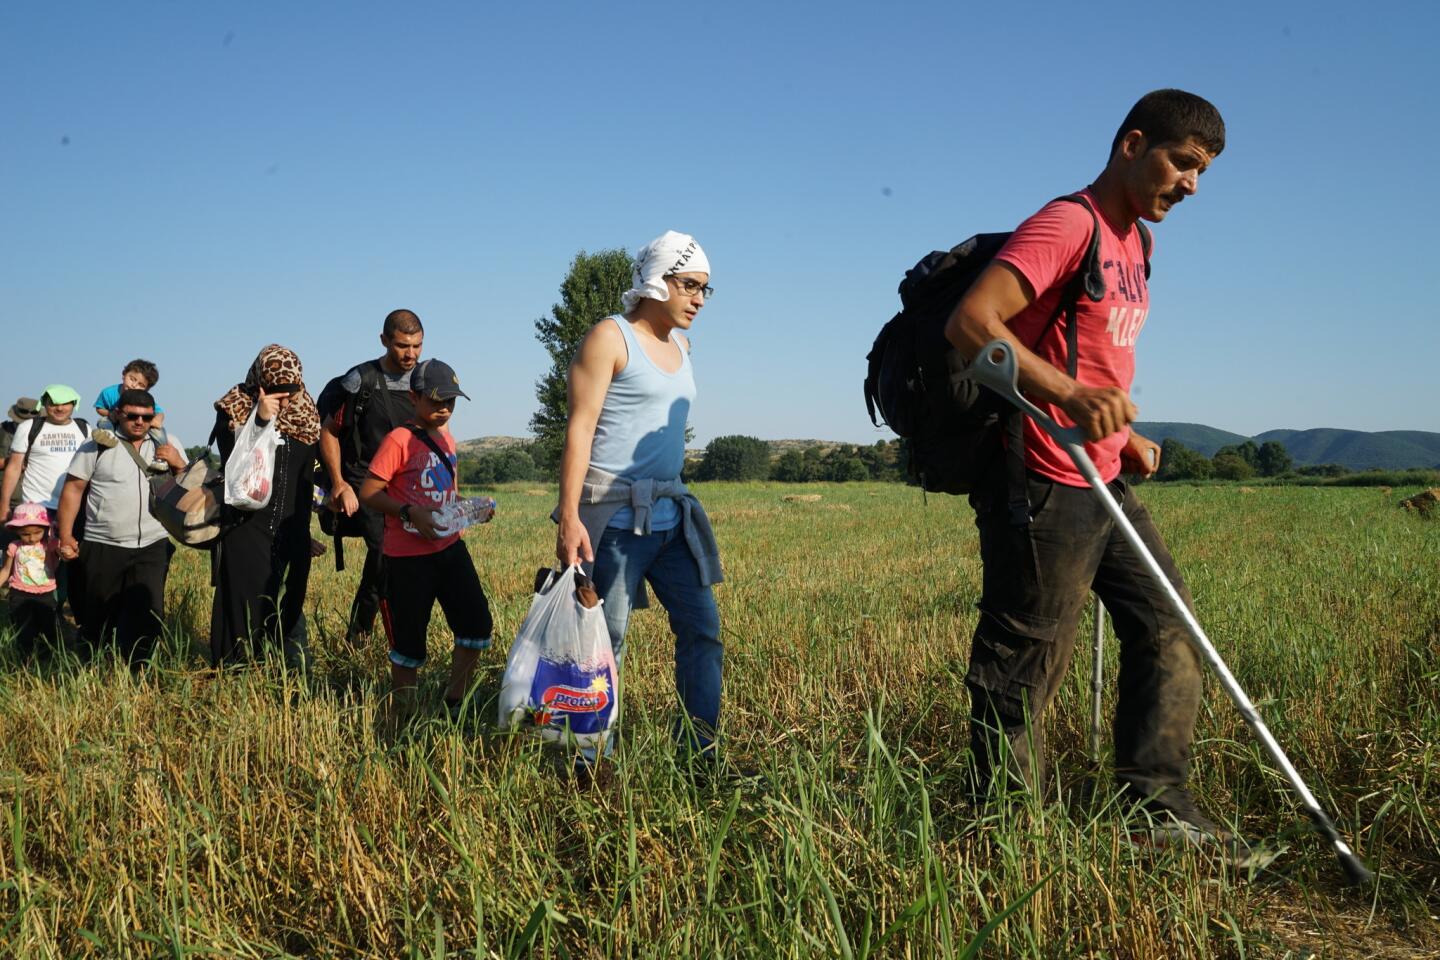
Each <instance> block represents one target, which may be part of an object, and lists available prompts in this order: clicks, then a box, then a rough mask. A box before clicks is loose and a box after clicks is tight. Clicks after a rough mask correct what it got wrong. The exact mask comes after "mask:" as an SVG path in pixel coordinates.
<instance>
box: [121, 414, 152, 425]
mask: <svg viewBox="0 0 1440 960" xmlns="http://www.w3.org/2000/svg"><path fill="white" fill-rule="evenodd" d="M120 416H122V417H124V418H125V419H126V420H129V421H130V422H132V423H133V422H135V421H136V420H143V421H144V422H145V423H149V422H150V421H151V420H154V419H155V414H153V413H122V414H120Z"/></svg>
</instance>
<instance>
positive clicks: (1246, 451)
mask: <svg viewBox="0 0 1440 960" xmlns="http://www.w3.org/2000/svg"><path fill="white" fill-rule="evenodd" d="M1215 456H1216V457H1217V458H1218V457H1222V456H1234V457H1239V458H1240V459H1241V460H1244V461H1245V462H1246V463H1247V464H1249V466H1250V468H1251V469H1252V470H1259V469H1260V448H1259V447H1257V446H1255V441H1254V440H1246V441H1245V442H1244V443H1232V444H1231V445H1230V446H1228V447H1221V448H1220V449H1219V450H1216V451H1215Z"/></svg>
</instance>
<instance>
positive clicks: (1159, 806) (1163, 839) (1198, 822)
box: [1129, 788, 1280, 870]
mask: <svg viewBox="0 0 1440 960" xmlns="http://www.w3.org/2000/svg"><path fill="white" fill-rule="evenodd" d="M1136 811H1137V813H1138V814H1140V815H1143V818H1144V820H1145V821H1147V822H1146V823H1145V825H1144V826H1142V828H1141V829H1140V830H1138V831H1136V830H1132V831H1131V833H1130V838H1129V839H1130V842H1131V844H1132V845H1135V846H1139V847H1172V846H1179V845H1182V844H1183V845H1189V846H1191V847H1194V848H1196V849H1199V850H1206V851H1211V852H1218V853H1220V854H1221V855H1222V856H1223V857H1224V859H1225V861H1226V862H1227V863H1229V864H1230V865H1231V866H1232V867H1235V868H1236V869H1237V870H1260V869H1262V868H1264V867H1267V866H1269V865H1270V864H1271V863H1273V862H1274V861H1275V859H1276V858H1277V857H1278V856H1280V851H1278V850H1269V849H1266V848H1264V847H1258V846H1252V845H1251V844H1249V843H1247V842H1246V841H1245V840H1243V839H1241V838H1240V837H1237V836H1235V834H1233V833H1231V832H1230V831H1229V830H1227V829H1225V828H1224V827H1222V826H1220V825H1219V824H1217V823H1216V822H1215V821H1214V820H1211V819H1210V818H1209V817H1207V816H1206V815H1205V814H1204V813H1202V812H1200V808H1199V807H1197V806H1195V801H1194V799H1193V798H1191V796H1190V794H1189V792H1188V791H1186V790H1180V789H1176V788H1171V789H1169V790H1167V791H1165V793H1163V794H1161V795H1160V796H1158V797H1152V798H1150V799H1147V800H1144V801H1141V802H1140V803H1139V804H1138V805H1137V808H1136ZM1137 819H1138V818H1137Z"/></svg>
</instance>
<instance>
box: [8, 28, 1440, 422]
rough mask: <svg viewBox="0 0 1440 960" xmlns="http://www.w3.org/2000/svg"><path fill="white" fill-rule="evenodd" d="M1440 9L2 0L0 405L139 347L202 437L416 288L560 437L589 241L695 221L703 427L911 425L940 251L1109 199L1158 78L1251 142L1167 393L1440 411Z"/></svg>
mask: <svg viewBox="0 0 1440 960" xmlns="http://www.w3.org/2000/svg"><path fill="white" fill-rule="evenodd" d="M1437 27H1440V5H1436V4H1433V3H1418V2H1417V3H1408V4H1403V3H1369V4H1363V5H1362V4H1344V5H1340V4H1333V3H1313V2H1309V3H1272V4H1257V3H1247V4H1230V3H1220V4H1209V5H1203V6H1197V5H1193V4H1192V5H1161V4H1125V3H1109V4H1104V5H1090V4H1077V3H1066V4H1044V3H1005V4H985V5H977V4H959V3H956V4H918V3H914V4H911V3H892V4H884V5H882V4H847V3H844V2H834V3H826V4H785V5H778V4H750V3H728V4H723V5H721V4H714V5H709V6H704V5H680V4H666V5H660V4H651V5H646V4H624V3H621V4H606V5H601V4H581V3H569V2H558V3H550V4H544V5H540V4H530V5H498V4H489V3H465V4H460V3H454V4H450V3H425V4H418V3H417V4H394V3H386V4H381V3H345V4H339V3H336V4H322V3H268V2H265V3H262V2H250V3H244V4H241V3H206V4H194V3H180V2H146V3H139V2H137V3H125V4H117V3H59V2H48V3H26V2H11V3H7V4H6V5H5V7H4V12H3V13H0V110H3V125H0V130H3V133H0V138H3V140H0V177H3V180H0V183H3V190H0V223H3V230H0V304H3V311H4V317H3V319H4V322H5V325H6V328H7V336H6V343H7V348H6V350H5V351H4V357H5V361H4V363H3V364H0V398H3V399H4V403H5V405H6V406H8V404H9V403H10V401H11V400H12V399H13V398H14V397H15V396H17V395H20V394H30V395H34V394H36V393H37V392H38V391H39V389H40V388H41V387H42V386H43V385H44V384H45V383H47V382H51V381H62V382H68V383H71V384H72V385H73V386H75V387H76V388H77V389H78V390H79V391H80V392H81V394H82V396H83V397H84V403H85V405H86V407H87V408H88V407H89V405H90V403H91V401H92V400H93V398H94V396H95V395H96V393H97V392H98V391H99V390H100V389H101V388H102V387H104V386H106V385H107V384H110V383H113V382H115V381H116V380H117V379H118V377H119V372H120V367H121V366H122V365H123V363H124V362H125V361H126V360H128V359H130V358H131V357H133V356H136V355H141V356H146V357H149V358H150V359H153V360H154V361H156V362H157V363H158V364H159V366H160V368H161V373H162V378H161V382H160V384H159V387H158V388H157V390H156V394H157V396H158V397H159V399H160V402H161V403H162V405H164V406H165V407H166V408H167V409H168V410H169V411H170V412H171V417H172V420H171V423H172V424H173V425H174V426H175V427H176V429H177V430H179V431H180V432H181V433H182V435H183V436H184V437H185V439H186V441H187V442H190V443H194V442H199V441H200V440H202V439H203V437H204V434H205V433H206V432H208V429H209V424H210V420H211V417H212V413H211V408H210V403H211V402H212V401H213V400H214V399H215V398H216V397H218V396H219V395H220V394H221V393H222V392H223V391H224V390H225V389H226V388H227V387H228V386H229V385H230V384H232V383H234V382H235V381H236V380H238V379H239V378H240V377H241V376H242V375H243V374H244V372H245V369H246V367H247V366H248V365H249V362H250V360H251V359H252V358H253V357H254V355H255V353H256V351H257V350H258V349H259V348H260V347H261V346H263V345H264V344H266V343H270V342H273V341H279V342H282V343H285V344H287V345H289V346H292V347H293V348H295V349H296V350H297V351H298V352H299V353H300V355H301V357H302V359H303V360H304V362H305V365H306V371H307V379H308V380H309V381H310V383H311V384H312V386H313V387H315V388H316V389H318V387H319V386H320V385H322V384H323V383H324V381H325V379H327V378H328V377H329V376H331V375H334V374H335V373H338V372H340V371H341V370H343V369H344V368H345V367H347V366H348V365H349V364H351V363H354V362H356V361H358V360H361V359H365V358H366V357H369V356H373V355H375V354H377V353H378V352H379V347H378V343H377V342H376V335H377V334H378V331H379V326H380V322H381V319H382V318H383V317H384V315H385V314H386V313H387V312H388V311H389V310H390V309H392V308H394V307H397V306H405V307H410V308H411V309H414V310H416V311H417V312H418V313H419V314H420V315H421V317H422V318H423V319H424V321H425V324H426V334H427V339H426V354H427V355H428V356H438V357H440V358H442V359H444V360H446V361H448V362H449V363H451V364H452V365H453V366H454V367H455V368H456V369H457V370H458V371H459V372H460V375H461V378H462V381H463V382H464V384H465V386H466V389H467V392H469V393H470V395H471V396H472V397H474V398H475V401H476V402H474V403H472V404H469V405H466V404H464V402H463V401H462V403H461V408H460V410H459V411H458V413H457V417H456V422H455V431H456V433H457V434H458V435H459V436H461V437H470V436H479V435H483V434H522V433H524V432H525V431H526V426H527V423H528V420H529V416H530V414H531V412H532V411H533V409H534V406H535V401H534V389H533V384H534V381H535V379H536V378H537V377H539V376H540V375H541V374H542V373H543V372H544V370H545V368H546V357H545V354H544V352H543V351H542V349H541V347H540V346H539V344H538V343H537V342H536V341H535V339H534V335H533V321H534V320H535V319H536V318H537V317H539V316H541V315H542V314H544V313H546V312H547V311H548V309H549V307H550V305H551V304H552V303H553V302H554V301H555V299H556V297H557V295H558V287H559V283H560V280H561V278H562V277H563V275H564V273H565V270H566V268H567V266H568V264H569V262H570V260H571V258H572V257H573V256H574V255H575V253H576V251H578V250H581V249H585V250H598V249H602V248H606V247H616V246H623V247H626V248H628V249H630V250H631V251H632V252H633V250H634V249H635V248H636V247H637V246H639V245H640V244H642V243H644V242H645V241H646V240H648V239H650V238H651V237H653V236H655V235H657V234H659V233H660V232H662V231H663V230H665V229H670V228H673V229H678V230H682V231H686V232H690V233H693V234H695V235H696V237H697V238H698V239H699V240H700V242H701V244H702V245H703V246H704V247H705V248H706V251H707V253H708V254H709V257H710V261H711V264H712V267H713V277H712V282H713V284H714V286H715V287H716V288H717V290H718V291H719V292H718V295H717V296H716V297H715V298H714V299H713V301H712V302H711V303H710V304H709V305H708V306H707V307H706V309H705V310H704V311H703V312H702V313H701V315H700V318H699V321H698V323H697V325H696V327H695V329H694V331H693V337H692V339H693V341H694V345H695V354H694V356H695V365H696V373H697V377H698V379H699V385H700V394H699V397H698V399H697V402H696V406H695V410H694V414H693V417H692V425H693V426H694V427H695V430H696V434H697V440H698V441H699V442H700V443H703V442H705V441H706V440H708V439H709V438H711V437H714V436H716V435H719V434H725V433H747V434H753V435H756V436H761V437H766V438H781V437H823V438H831V439H845V440H853V441H873V440H876V439H881V438H888V437H889V436H890V434H889V433H888V431H885V430H883V429H881V430H877V429H875V428H873V427H871V426H870V423H869V420H868V418H867V417H866V414H865V408H864V403H863V401H862V399H861V391H860V383H861V380H862V378H863V375H864V357H865V354H866V352H867V351H868V349H869V346H870V342H871V340H872V339H873V337H874V335H875V333H876V331H877V330H878V329H879V327H880V325H881V324H882V323H883V322H884V321H885V320H886V319H888V318H889V316H890V315H891V314H892V313H893V312H894V310H895V309H896V306H897V298H896V295H895V285H896V283H897V282H898V280H899V278H900V276H901V275H902V274H903V272H904V270H905V269H906V268H907V267H908V266H909V265H910V264H911V263H913V262H914V261H915V260H916V259H917V258H918V257H919V256H921V255H922V254H924V253H925V252H926V251H928V250H931V249H935V248H940V247H948V246H950V245H952V244H954V243H957V242H958V241H960V240H961V239H963V238H964V237H966V236H968V235H970V234H972V233H975V232H980V231H992V230H1006V229H1010V228H1012V227H1013V226H1014V225H1015V224H1016V223H1017V222H1018V221H1019V220H1021V219H1023V218H1024V217H1025V216H1027V215H1028V214H1029V213H1031V212H1033V211H1034V210H1035V209H1036V208H1037V207H1038V206H1039V205H1040V204H1041V203H1043V202H1044V201H1046V200H1048V199H1049V198H1051V197H1053V196H1055V195H1058V194H1060V193H1065V192H1068V191H1070V190H1072V189H1075V188H1078V187H1081V186H1084V185H1085V184H1086V183H1088V182H1089V181H1090V179H1092V178H1093V177H1094V175H1095V174H1096V173H1098V171H1099V170H1100V168H1101V166H1102V165H1103V161H1104V157H1105V154H1106V151H1107V149H1108V147H1109V143H1110V139H1111V137H1112V136H1113V134H1114V132H1115V128H1116V127H1117V126H1118V124H1119V122H1120V120H1121V118H1122V117H1123V116H1124V114H1125V112H1126V110H1127V109H1128V108H1129V107H1130V105H1131V104H1132V103H1133V102H1134V100H1135V99H1136V98H1138V96H1139V95H1140V94H1142V93H1144V92H1145V91H1147V90H1150V89H1154V88H1157V87H1165V86H1178V87H1182V88H1186V89H1190V90H1193V91H1195V92H1197V93H1200V94H1202V95H1204V96H1205V97H1207V98H1209V99H1210V100H1211V101H1213V102H1214V103H1215V104H1216V105H1217V106H1218V107H1219V108H1220V109H1221V111H1222V113H1223V114H1224V116H1225V119H1226V122H1227V126H1228V137H1229V144H1228V147H1227V149H1226V151H1225V153H1224V154H1223V155H1222V156H1221V157H1220V158H1219V160H1218V161H1217V162H1216V163H1215V165H1214V166H1213V167H1212V168H1211V170H1210V171H1209V172H1208V173H1207V174H1206V175H1205V177H1204V179H1203V180H1202V182H1201V189H1200V192H1199V194H1198V195H1197V196H1196V197H1194V198H1192V199H1191V200H1190V201H1189V202H1187V203H1185V204H1184V205H1183V206H1181V207H1180V208H1179V209H1177V210H1176V211H1175V213H1173V214H1172V215H1171V216H1170V217H1168V218H1167V220H1166V221H1165V223H1163V224H1161V225H1159V226H1158V227H1157V228H1156V231H1155V234H1156V253H1155V260H1154V276H1153V278H1152V281H1151V297H1152V304H1151V312H1150V316H1149V319H1148V321H1147V323H1146V326H1145V329H1144V332H1143V334H1142V336H1141V338H1140V341H1139V344H1138V351H1139V374H1138V377H1137V380H1136V384H1135V390H1134V396H1135V400H1136V402H1137V404H1138V405H1139V407H1140V411H1141V417H1142V419H1148V420H1180V421H1191V422H1200V423H1208V424H1210V425H1212V426H1216V427H1221V428H1224V429H1228V430H1234V431H1237V432H1240V433H1246V434H1251V433H1257V432H1260V431H1263V430H1267V429H1272V428H1280V427H1288V428H1297V429H1304V428H1310V427H1345V428H1353V429H1362V430H1383V429H1420V430H1440V413H1437V412H1436V411H1437V407H1436V405H1435V403H1434V401H1433V396H1431V397H1430V398H1428V399H1427V393H1429V392H1430V388H1431V387H1432V385H1433V383H1434V380H1435V376H1434V374H1433V372H1432V370H1433V366H1434V362H1435V359H1436V357H1437V353H1440V350H1437V347H1440V334H1437V332H1436V330H1437V320H1440V317H1437V316H1436V314H1437V307H1436V304H1437V303H1440V280H1437V276H1440V271H1437V270H1436V269H1435V267H1434V260H1435V257H1436V254H1437V253H1440V249H1437V248H1440V244H1437V243H1436V241H1435V239H1434V236H1433V233H1432V230H1433V229H1434V228H1433V225H1434V224H1435V223H1437V222H1440V201H1437V192H1436V190H1435V189H1434V185H1433V179H1434V175H1435V174H1434V171H1435V169H1436V165H1437V156H1440V149H1437V147H1440V143H1437V133H1436V124H1435V122H1434V118H1435V101H1436V96H1437V94H1440V82H1437V81H1440V67H1437V62H1440V58H1437V57H1435V56H1434V49H1433V48H1434V37H1435V35H1436V32H1437Z"/></svg>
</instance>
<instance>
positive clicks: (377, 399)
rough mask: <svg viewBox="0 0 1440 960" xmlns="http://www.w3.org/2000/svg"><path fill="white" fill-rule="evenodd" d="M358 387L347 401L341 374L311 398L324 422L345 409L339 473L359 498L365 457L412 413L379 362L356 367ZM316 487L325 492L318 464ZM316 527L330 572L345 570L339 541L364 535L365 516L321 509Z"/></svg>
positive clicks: (366, 462)
mask: <svg viewBox="0 0 1440 960" xmlns="http://www.w3.org/2000/svg"><path fill="white" fill-rule="evenodd" d="M359 370H360V386H359V388H358V389H357V390H356V391H355V394H354V396H353V397H352V396H351V395H350V394H349V393H347V392H346V390H345V387H344V381H345V377H346V374H348V372H349V371H346V373H344V374H341V375H340V376H338V377H335V378H333V379H332V380H331V381H330V382H329V383H327V384H325V389H323V390H321V391H320V396H318V397H316V398H315V407H316V409H317V410H318V411H319V413H320V422H321V423H324V422H325V420H327V419H328V418H329V417H330V416H331V415H332V414H335V413H338V412H339V411H340V410H341V409H342V408H344V407H345V406H346V404H347V403H348V404H349V408H348V409H346V410H345V415H344V419H345V422H344V426H343V431H342V433H341V436H340V475H341V476H342V477H344V478H345V482H346V483H348V484H350V486H351V487H353V488H354V489H355V492H356V493H357V494H358V493H359V492H360V484H362V483H364V482H365V477H366V476H367V475H368V474H369V472H370V458H371V457H373V456H374V455H375V451H377V450H378V449H380V443H381V441H383V440H384V439H385V437H386V436H387V435H388V434H389V433H390V431H391V430H394V429H395V428H396V427H399V426H402V425H403V424H404V423H405V422H406V421H408V420H409V419H410V418H411V417H412V416H414V414H415V407H414V404H412V403H411V401H410V398H409V397H408V396H406V397H397V396H394V395H393V394H392V392H391V390H390V388H389V386H388V385H387V384H386V382H385V371H384V370H383V369H382V368H381V366H380V361H378V360H367V361H365V362H364V363H362V364H360V366H359ZM315 485H316V486H318V487H320V488H321V489H323V490H325V491H326V492H327V493H328V492H329V489H330V475H329V474H328V473H327V472H326V471H325V467H324V466H323V465H317V466H316V467H315ZM318 512H319V514H320V529H321V531H322V532H324V533H325V534H326V535H327V536H330V537H334V538H335V569H336V570H344V569H345V552H344V545H343V544H342V543H341V540H342V539H343V538H344V537H363V536H365V532H366V523H367V520H366V518H365V515H364V514H363V513H362V512H360V511H358V510H357V511H356V512H355V513H354V514H353V515H351V516H348V517H347V516H345V515H344V514H343V513H337V512H335V511H333V510H329V509H321V510H319V511H318Z"/></svg>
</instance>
